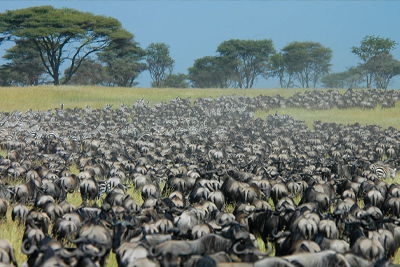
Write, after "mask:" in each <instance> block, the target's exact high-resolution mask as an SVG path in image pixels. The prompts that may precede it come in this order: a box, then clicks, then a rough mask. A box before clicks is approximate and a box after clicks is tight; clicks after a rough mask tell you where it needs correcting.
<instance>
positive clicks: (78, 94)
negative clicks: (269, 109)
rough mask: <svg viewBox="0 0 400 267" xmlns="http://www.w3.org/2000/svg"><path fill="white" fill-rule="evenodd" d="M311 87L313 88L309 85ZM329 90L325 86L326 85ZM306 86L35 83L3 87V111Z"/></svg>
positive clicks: (99, 105)
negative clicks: (247, 86) (173, 86)
mask: <svg viewBox="0 0 400 267" xmlns="http://www.w3.org/2000/svg"><path fill="white" fill-rule="evenodd" d="M308 90H310V89H308ZM324 90H325V89H324ZM305 91H306V89H246V90H243V89H230V88H229V89H176V88H136V87H135V88H127V87H99V86H35V87H0V95H1V96H2V97H1V98H0V111H13V110H20V111H26V110H27V109H32V110H48V109H52V108H59V107H60V103H63V104H64V108H72V109H73V108H75V107H80V108H84V107H85V105H89V106H91V107H92V108H94V109H98V108H102V107H104V106H105V104H111V105H113V107H114V108H116V107H119V106H120V105H121V103H124V104H132V103H134V102H135V101H136V100H138V99H145V100H146V101H150V103H151V104H154V103H158V102H169V101H170V100H171V99H172V98H176V97H178V96H179V97H181V98H188V97H191V99H192V101H193V100H194V99H196V98H202V97H212V98H214V97H220V96H221V95H233V94H235V95H236V96H244V95H247V96H248V97H256V96H259V95H268V96H275V95H278V94H279V95H281V96H282V97H285V98H286V97H289V96H292V95H294V94H296V93H299V92H300V93H304V92H305ZM341 92H344V90H341Z"/></svg>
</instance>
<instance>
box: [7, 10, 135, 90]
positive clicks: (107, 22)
mask: <svg viewBox="0 0 400 267" xmlns="http://www.w3.org/2000/svg"><path fill="white" fill-rule="evenodd" d="M132 37H133V36H132V34H131V33H129V32H127V31H126V30H124V29H123V28H122V26H121V23H120V22H119V21H118V20H116V19H114V18H109V17H105V16H97V15H94V14H92V13H88V12H80V11H77V10H75V9H71V8H61V9H56V8H54V7H52V6H39V7H30V8H25V9H18V10H11V11H10V10H8V11H6V12H5V13H0V39H2V40H3V41H4V40H13V41H17V40H21V39H22V40H27V41H29V42H32V43H33V45H34V46H35V47H36V50H37V51H38V53H39V56H40V59H41V62H42V64H43V66H44V68H45V70H46V72H47V73H48V74H49V75H50V76H51V77H52V78H53V80H54V81H53V83H54V85H59V84H60V67H61V65H62V64H63V63H65V62H68V63H69V67H68V69H69V71H68V72H67V73H65V78H64V80H63V83H67V82H68V81H69V80H70V79H71V77H72V75H73V74H74V73H75V72H76V71H77V69H78V68H79V67H80V65H81V64H82V62H83V60H84V59H85V58H86V57H88V56H89V55H90V54H92V53H94V52H98V51H100V50H102V49H103V48H105V47H107V46H108V45H109V44H110V43H111V42H112V41H114V40H118V39H125V38H132Z"/></svg>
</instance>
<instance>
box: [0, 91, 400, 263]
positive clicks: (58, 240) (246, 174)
mask: <svg viewBox="0 0 400 267" xmlns="http://www.w3.org/2000/svg"><path fill="white" fill-rule="evenodd" d="M399 98H400V93H399V91H397V90H347V91H346V92H345V93H344V94H343V95H342V94H340V93H339V92H338V91H335V90H329V91H320V90H311V91H307V92H305V93H298V94H295V95H294V96H292V97H288V98H283V97H281V96H279V95H278V96H274V97H269V96H261V95H260V96H258V97H255V98H249V97H245V96H244V97H237V96H234V95H233V96H221V97H218V98H215V99H212V98H199V99H196V100H194V101H193V103H192V102H191V100H190V99H181V98H179V97H178V98H176V99H172V100H171V101H170V102H169V103H157V104H154V106H150V104H149V103H148V102H145V101H144V100H139V101H137V102H135V103H133V105H126V104H121V106H120V107H117V108H115V109H113V108H112V106H111V105H106V106H105V107H104V108H102V109H92V108H91V107H89V106H86V108H74V109H70V108H64V106H63V105H62V107H61V108H56V109H51V110H48V111H32V110H28V111H26V112H20V111H14V112H1V113H0V145H1V151H6V153H4V152H3V156H0V176H1V184H0V216H2V217H3V219H2V220H3V221H2V222H0V225H1V224H5V223H6V220H7V221H8V220H12V221H14V223H15V224H18V223H19V224H21V225H23V227H24V234H23V237H22V245H21V247H20V248H19V247H17V248H13V247H12V245H11V243H10V242H9V241H7V240H4V239H2V240H0V266H12V265H14V266H29V267H31V266H36V267H40V266H96V267H98V266H106V265H107V264H106V263H107V259H108V258H109V256H110V254H111V253H115V256H116V260H117V263H118V266H121V267H133V266H252V267H256V266H282V267H293V266H315V267H317V266H360V267H367V266H397V265H395V264H393V263H392V261H393V258H394V255H395V253H396V251H397V250H398V248H399V247H400V185H399V184H398V183H396V182H395V180H396V179H395V178H396V169H398V168H399V166H400V158H399V155H400V131H399V129H395V128H393V127H390V128H388V129H381V128H380V127H379V126H376V125H368V126H365V125H361V124H354V125H347V126H346V125H340V124H335V123H324V122H320V121H317V122H315V123H314V129H313V130H310V129H308V128H307V127H306V126H305V124H304V122H302V121H298V120H295V119H293V118H292V117H290V116H288V115H280V114H279V112H276V113H275V114H274V115H269V116H268V118H267V119H266V120H262V119H260V118H255V115H254V112H255V111H256V110H260V109H263V110H268V109H272V110H275V109H278V108H289V107H292V108H306V109H312V110H320V109H331V108H334V107H337V108H340V109H345V108H362V109H371V108H376V107H377V105H378V104H379V105H380V106H381V107H382V108H392V107H394V105H395V103H396V101H397V100H398V99H399ZM71 167H72V168H71ZM72 169H77V170H78V171H72V172H71V170H72ZM132 187H133V188H134V190H135V191H133V190H132V189H131V188H132ZM128 191H129V192H130V193H131V194H132V195H130V194H129V193H128ZM132 192H134V193H132ZM68 194H80V196H81V198H82V203H81V204H80V205H79V206H74V205H72V204H71V203H69V202H68V201H67V196H68ZM133 194H135V195H133ZM138 195H140V197H141V199H138V198H137V196H138ZM98 203H100V204H98ZM10 209H11V210H12V212H11V218H9V217H7V210H10ZM261 240H262V241H263V242H260V241H261ZM262 243H263V244H262ZM260 245H261V246H263V247H260ZM14 249H16V250H21V251H22V253H24V254H26V255H27V259H28V260H27V261H26V262H24V263H22V262H18V263H17V261H16V257H15V251H14Z"/></svg>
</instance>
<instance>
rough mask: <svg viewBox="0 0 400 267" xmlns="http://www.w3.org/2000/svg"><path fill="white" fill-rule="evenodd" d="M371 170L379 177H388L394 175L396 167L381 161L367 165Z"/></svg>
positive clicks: (393, 176)
mask: <svg viewBox="0 0 400 267" xmlns="http://www.w3.org/2000/svg"><path fill="white" fill-rule="evenodd" d="M369 169H370V170H371V172H373V173H375V174H376V176H377V177H378V178H379V179H385V178H387V179H389V178H393V179H394V178H395V177H396V169H395V168H392V167H391V166H390V165H389V164H385V163H382V162H377V163H373V164H371V165H370V166H369Z"/></svg>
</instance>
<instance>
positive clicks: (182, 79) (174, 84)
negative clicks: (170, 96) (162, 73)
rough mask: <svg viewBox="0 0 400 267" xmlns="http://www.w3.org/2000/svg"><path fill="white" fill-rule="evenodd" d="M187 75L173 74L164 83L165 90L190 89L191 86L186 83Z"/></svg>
mask: <svg viewBox="0 0 400 267" xmlns="http://www.w3.org/2000/svg"><path fill="white" fill-rule="evenodd" d="M186 80H187V75H186V74H184V73H178V74H171V75H169V76H168V78H167V79H166V80H165V81H164V83H163V88H189V86H190V84H189V83H188V82H187V81H186Z"/></svg>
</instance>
